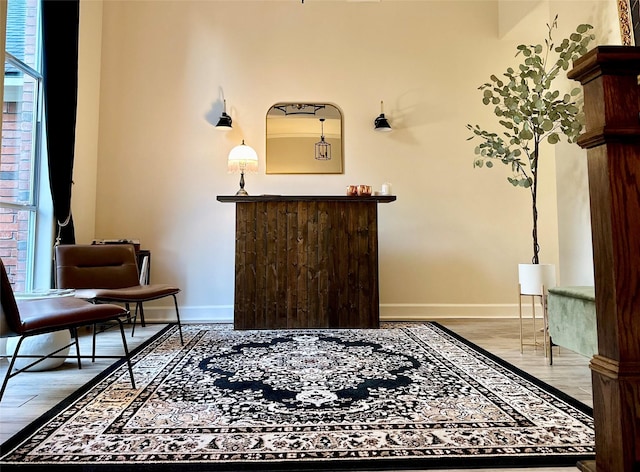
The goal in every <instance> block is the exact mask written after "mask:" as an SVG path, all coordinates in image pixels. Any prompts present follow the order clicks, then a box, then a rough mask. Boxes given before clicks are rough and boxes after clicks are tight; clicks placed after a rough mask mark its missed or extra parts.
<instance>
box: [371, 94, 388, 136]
mask: <svg viewBox="0 0 640 472" xmlns="http://www.w3.org/2000/svg"><path fill="white" fill-rule="evenodd" d="M373 124H374V128H373V129H374V130H376V131H391V125H390V124H389V120H387V119H386V118H385V117H384V103H383V102H382V100H380V115H379V116H378V117H377V118H376V119H375V121H374V122H373Z"/></svg>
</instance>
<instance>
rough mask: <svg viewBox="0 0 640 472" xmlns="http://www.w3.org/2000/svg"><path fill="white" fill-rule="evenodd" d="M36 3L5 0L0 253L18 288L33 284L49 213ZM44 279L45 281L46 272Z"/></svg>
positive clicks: (38, 25) (37, 7)
mask: <svg viewBox="0 0 640 472" xmlns="http://www.w3.org/2000/svg"><path fill="white" fill-rule="evenodd" d="M39 5H40V1H39V0H8V2H7V23H6V30H5V31H6V38H5V40H6V44H5V49H6V51H5V63H4V88H3V104H2V149H1V152H0V257H2V260H3V261H4V263H5V266H6V268H7V271H8V274H9V279H10V281H11V283H12V285H13V288H14V290H15V291H17V292H20V291H27V290H30V289H32V288H34V285H35V283H36V282H35V280H36V277H35V270H34V268H35V267H36V260H37V259H38V257H39V256H38V253H37V242H38V240H39V239H40V235H39V234H38V227H39V224H41V223H43V221H40V220H41V219H44V220H47V218H48V221H46V223H48V225H49V228H50V227H51V226H50V223H51V219H50V216H47V215H50V211H44V213H43V211H42V209H44V208H46V207H47V201H46V200H47V198H49V199H50V197H45V198H42V197H43V196H46V195H47V192H46V191H44V192H43V190H45V189H44V187H46V185H45V186H44V187H43V186H42V182H41V179H40V178H39V177H40V175H41V173H42V172H41V170H42V165H43V162H44V159H43V158H42V155H41V154H42V153H41V151H42V146H41V142H42V127H41V124H42V116H43V113H42V97H43V94H42V75H41V73H40V71H41V54H40V51H41V48H40V38H41V34H40V21H39V16H40V15H39V13H40V11H39V10H40V9H39ZM43 175H46V173H44V174H43ZM44 180H45V181H46V179H44ZM48 205H49V206H50V204H48ZM43 226H46V225H43ZM48 232H49V233H50V232H51V231H50V230H49V231H48ZM45 234H46V232H45ZM49 239H50V237H49ZM49 267H50V266H49ZM45 272H48V273H50V271H45ZM48 279H49V281H50V276H49V277H48ZM49 283H50V282H48V283H46V285H45V286H46V287H48V286H49Z"/></svg>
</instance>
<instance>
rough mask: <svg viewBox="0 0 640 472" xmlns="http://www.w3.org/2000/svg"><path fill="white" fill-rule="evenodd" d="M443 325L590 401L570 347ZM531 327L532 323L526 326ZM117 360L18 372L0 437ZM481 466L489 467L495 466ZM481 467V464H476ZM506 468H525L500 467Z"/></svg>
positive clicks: (0, 416)
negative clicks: (546, 348)
mask: <svg viewBox="0 0 640 472" xmlns="http://www.w3.org/2000/svg"><path fill="white" fill-rule="evenodd" d="M435 321H439V322H440V324H442V325H443V326H445V327H447V328H449V329H451V330H452V331H454V332H456V333H458V334H459V335H461V336H463V337H465V338H466V339H468V340H470V341H472V342H474V343H475V344H477V345H479V346H480V347H482V348H484V349H486V350H487V351H489V352H491V353H493V354H495V355H497V356H499V357H501V358H502V359H504V360H506V361H508V362H510V363H511V364H513V365H515V366H517V367H519V368H520V369H522V370H524V371H526V372H528V373H530V374H531V375H533V376H535V377H537V378H539V379H540V380H542V381H544V382H546V383H548V384H550V385H553V386H554V387H556V388H558V389H560V390H562V391H563V392H565V393H567V394H569V395H570V396H572V397H574V398H576V399H578V400H580V401H581V402H583V403H585V404H587V405H589V406H592V395H591V372H590V370H589V359H587V358H586V357H584V356H581V355H578V354H575V353H573V352H571V351H569V350H567V349H559V348H557V347H556V348H554V363H553V365H552V366H550V365H548V363H547V362H546V359H545V357H544V352H543V349H542V348H541V347H540V348H538V349H537V350H536V349H534V347H533V346H525V348H524V353H523V354H521V353H520V343H519V334H518V333H519V324H518V320H513V319H443V320H435ZM163 326H164V325H149V324H148V325H147V326H146V327H145V328H139V327H137V328H136V335H135V337H133V338H132V337H131V336H130V332H129V333H128V334H127V343H128V345H129V348H130V349H134V348H135V347H136V346H137V345H139V344H140V343H142V342H144V341H145V340H146V339H148V338H149V337H150V336H152V335H153V334H155V333H156V332H157V331H159V330H160V329H162V327H163ZM527 328H528V329H527ZM525 333H526V334H529V335H532V328H531V327H530V325H528V326H525ZM98 346H99V349H101V350H102V353H105V354H107V353H108V354H115V355H119V354H121V353H122V344H121V341H120V333H119V331H118V330H117V329H115V330H110V331H107V332H105V333H102V334H101V335H100V337H99V338H98ZM81 351H82V352H83V354H88V353H90V352H91V336H90V333H89V331H88V330H87V331H86V332H85V333H84V334H83V336H82V340H81ZM112 362H113V361H112V360H110V359H99V360H97V361H96V362H95V363H91V362H90V360H85V361H84V362H83V368H82V370H78V368H77V365H76V364H75V362H73V361H71V360H69V361H67V362H65V363H64V364H63V365H62V366H61V367H59V368H57V369H55V370H52V371H46V372H29V373H23V374H20V375H18V376H16V377H14V378H12V379H11V380H9V384H8V387H7V391H6V392H5V395H4V398H2V401H1V402H0V443H2V442H4V441H6V440H7V439H8V438H9V437H11V436H12V435H14V434H15V433H17V432H18V431H20V430H21V429H22V428H23V427H25V426H26V425H28V424H29V423H30V422H31V421H33V420H35V419H36V418H38V417H39V416H40V415H41V414H43V413H44V412H46V411H47V410H48V409H49V408H51V407H52V406H54V405H55V404H57V403H58V402H60V401H61V400H63V399H64V398H66V397H67V396H68V395H70V394H71V393H73V391H75V390H76V389H77V388H79V387H80V386H82V385H84V384H85V383H87V382H88V381H89V380H91V379H92V378H93V377H94V376H95V375H97V374H98V373H99V372H101V371H102V370H103V369H105V368H106V367H108V366H109V365H110V364H111V363H112ZM7 365H8V362H7V361H6V360H2V361H0V376H2V377H4V375H5V373H6V369H7ZM497 469H498V467H497V466H496V468H492V469H482V470H484V471H486V472H489V471H495V470H497ZM475 470H478V471H480V472H482V470H480V469H475ZM499 470H501V471H503V472H510V471H517V470H525V469H499ZM526 470H527V471H529V472H532V471H544V472H559V471H574V472H575V471H576V470H577V468H575V467H565V468H539V469H526Z"/></svg>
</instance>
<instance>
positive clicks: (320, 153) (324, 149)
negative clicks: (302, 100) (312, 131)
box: [316, 118, 331, 161]
mask: <svg viewBox="0 0 640 472" xmlns="http://www.w3.org/2000/svg"><path fill="white" fill-rule="evenodd" d="M320 127H321V131H320V141H318V142H317V143H316V159H317V160H318V161H328V160H329V159H331V144H329V143H328V142H326V141H325V140H324V118H320Z"/></svg>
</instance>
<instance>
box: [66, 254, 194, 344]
mask: <svg viewBox="0 0 640 472" xmlns="http://www.w3.org/2000/svg"><path fill="white" fill-rule="evenodd" d="M55 259H56V282H57V287H58V288H73V289H75V290H76V297H79V298H84V299H86V300H91V301H94V302H100V303H124V304H125V305H126V306H127V307H128V306H129V304H130V303H135V305H136V311H135V316H134V319H133V330H132V333H131V335H132V336H133V334H134V332H135V323H136V317H137V314H138V312H140V324H141V325H142V326H144V323H145V321H144V308H143V306H142V304H143V303H144V302H148V301H151V300H157V299H160V298H164V297H169V296H171V297H173V303H174V305H175V308H176V318H177V323H178V329H179V331H180V342H181V343H182V344H184V340H183V338H182V325H181V324H180V312H179V310H178V299H177V297H176V295H177V294H178V293H180V289H179V288H178V287H174V286H173V285H166V284H149V285H140V275H139V273H138V262H137V258H136V253H135V249H134V246H133V245H132V244H91V245H89V244H85V245H83V244H68V245H60V246H56V253H55Z"/></svg>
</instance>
